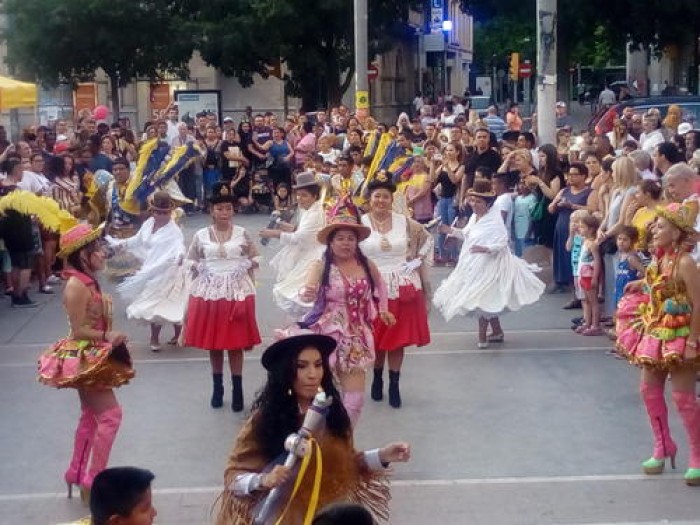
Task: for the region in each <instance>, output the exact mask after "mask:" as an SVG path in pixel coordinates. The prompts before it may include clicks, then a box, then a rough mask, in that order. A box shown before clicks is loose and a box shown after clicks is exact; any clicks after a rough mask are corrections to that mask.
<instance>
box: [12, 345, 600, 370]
mask: <svg viewBox="0 0 700 525" xmlns="http://www.w3.org/2000/svg"><path fill="white" fill-rule="evenodd" d="M610 348H611V346H610V345H607V346H571V347H561V348H499V347H498V346H496V345H494V346H492V347H490V348H486V349H483V350H480V349H476V348H464V349H455V350H431V349H429V348H428V349H424V350H407V351H406V355H410V356H415V357H421V358H429V357H437V356H446V355H447V356H449V355H487V354H492V355H507V354H522V353H531V354H532V353H554V352H566V353H569V352H595V351H597V352H602V351H604V350H609V349H610ZM31 359H32V360H31V362H26V363H0V369H2V368H28V367H35V366H36V357H32V358H31ZM244 360H245V361H259V360H260V355H259V353H257V352H254V353H253V355H247V356H245V357H244ZM208 362H209V358H208V357H179V358H164V359H134V364H135V365H153V364H185V363H208Z"/></svg>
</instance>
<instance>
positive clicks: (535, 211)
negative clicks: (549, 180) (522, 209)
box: [530, 195, 547, 222]
mask: <svg viewBox="0 0 700 525" xmlns="http://www.w3.org/2000/svg"><path fill="white" fill-rule="evenodd" d="M545 200H546V197H545V196H544V195H542V196H541V197H540V199H539V200H538V201H537V203H535V206H534V207H533V208H532V210H530V218H531V219H532V220H533V221H534V222H539V221H541V220H542V219H543V218H544V214H545V208H546V207H547V205H546V203H545Z"/></svg>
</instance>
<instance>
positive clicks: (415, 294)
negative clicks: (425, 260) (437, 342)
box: [373, 285, 430, 352]
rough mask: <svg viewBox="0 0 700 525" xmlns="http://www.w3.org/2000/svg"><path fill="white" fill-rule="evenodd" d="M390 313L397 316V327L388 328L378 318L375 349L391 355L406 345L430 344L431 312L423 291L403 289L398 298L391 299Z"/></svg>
mask: <svg viewBox="0 0 700 525" xmlns="http://www.w3.org/2000/svg"><path fill="white" fill-rule="evenodd" d="M389 311H390V312H391V313H392V314H394V317H396V324H395V325H394V326H387V325H386V324H384V323H383V322H382V320H381V319H380V318H379V317H377V318H376V319H375V320H374V326H373V331H374V347H375V349H376V350H378V351H382V352H391V351H393V350H398V349H399V348H405V347H407V346H413V345H416V346H425V345H427V344H428V343H430V328H428V311H427V310H426V308H425V297H424V295H423V291H422V290H416V289H415V288H414V287H413V286H411V285H408V286H401V287H400V288H399V298H398V299H389Z"/></svg>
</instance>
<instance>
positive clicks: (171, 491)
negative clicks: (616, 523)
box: [0, 474, 683, 502]
mask: <svg viewBox="0 0 700 525" xmlns="http://www.w3.org/2000/svg"><path fill="white" fill-rule="evenodd" d="M650 479H651V478H650V477H649V476H647V475H645V474H609V475H599V476H549V477H548V476H532V477H527V476H525V477H505V478H466V479H397V480H393V481H392V482H391V486H392V487H406V488H411V487H462V486H475V485H538V484H551V483H556V484H560V483H593V482H595V483H600V482H619V481H649V480H650ZM680 479H683V475H682V474H665V475H664V476H663V478H654V480H655V481H673V483H677V482H678V480H680ZM221 489H222V487H173V488H163V489H155V490H154V491H153V493H154V494H156V495H161V496H180V495H187V494H218V493H219V492H221ZM65 497H66V494H65V492H43V493H42V492H39V493H25V494H0V502H17V501H32V500H34V501H35V500H46V499H55V498H65Z"/></svg>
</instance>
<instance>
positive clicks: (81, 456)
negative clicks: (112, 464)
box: [63, 407, 97, 498]
mask: <svg viewBox="0 0 700 525" xmlns="http://www.w3.org/2000/svg"><path fill="white" fill-rule="evenodd" d="M96 429H97V421H96V420H95V415H94V414H93V413H92V411H91V410H90V409H89V408H87V407H82V409H81V411H80V419H79V420H78V428H76V429H75V439H74V441H73V457H72V458H71V460H70V465H68V470H66V472H65V473H64V474H63V479H65V480H66V485H67V486H68V497H69V498H72V497H73V485H80V480H81V478H82V477H83V475H84V474H85V472H87V467H88V460H89V459H90V451H91V449H92V441H93V439H94V437H95V430H96Z"/></svg>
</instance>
